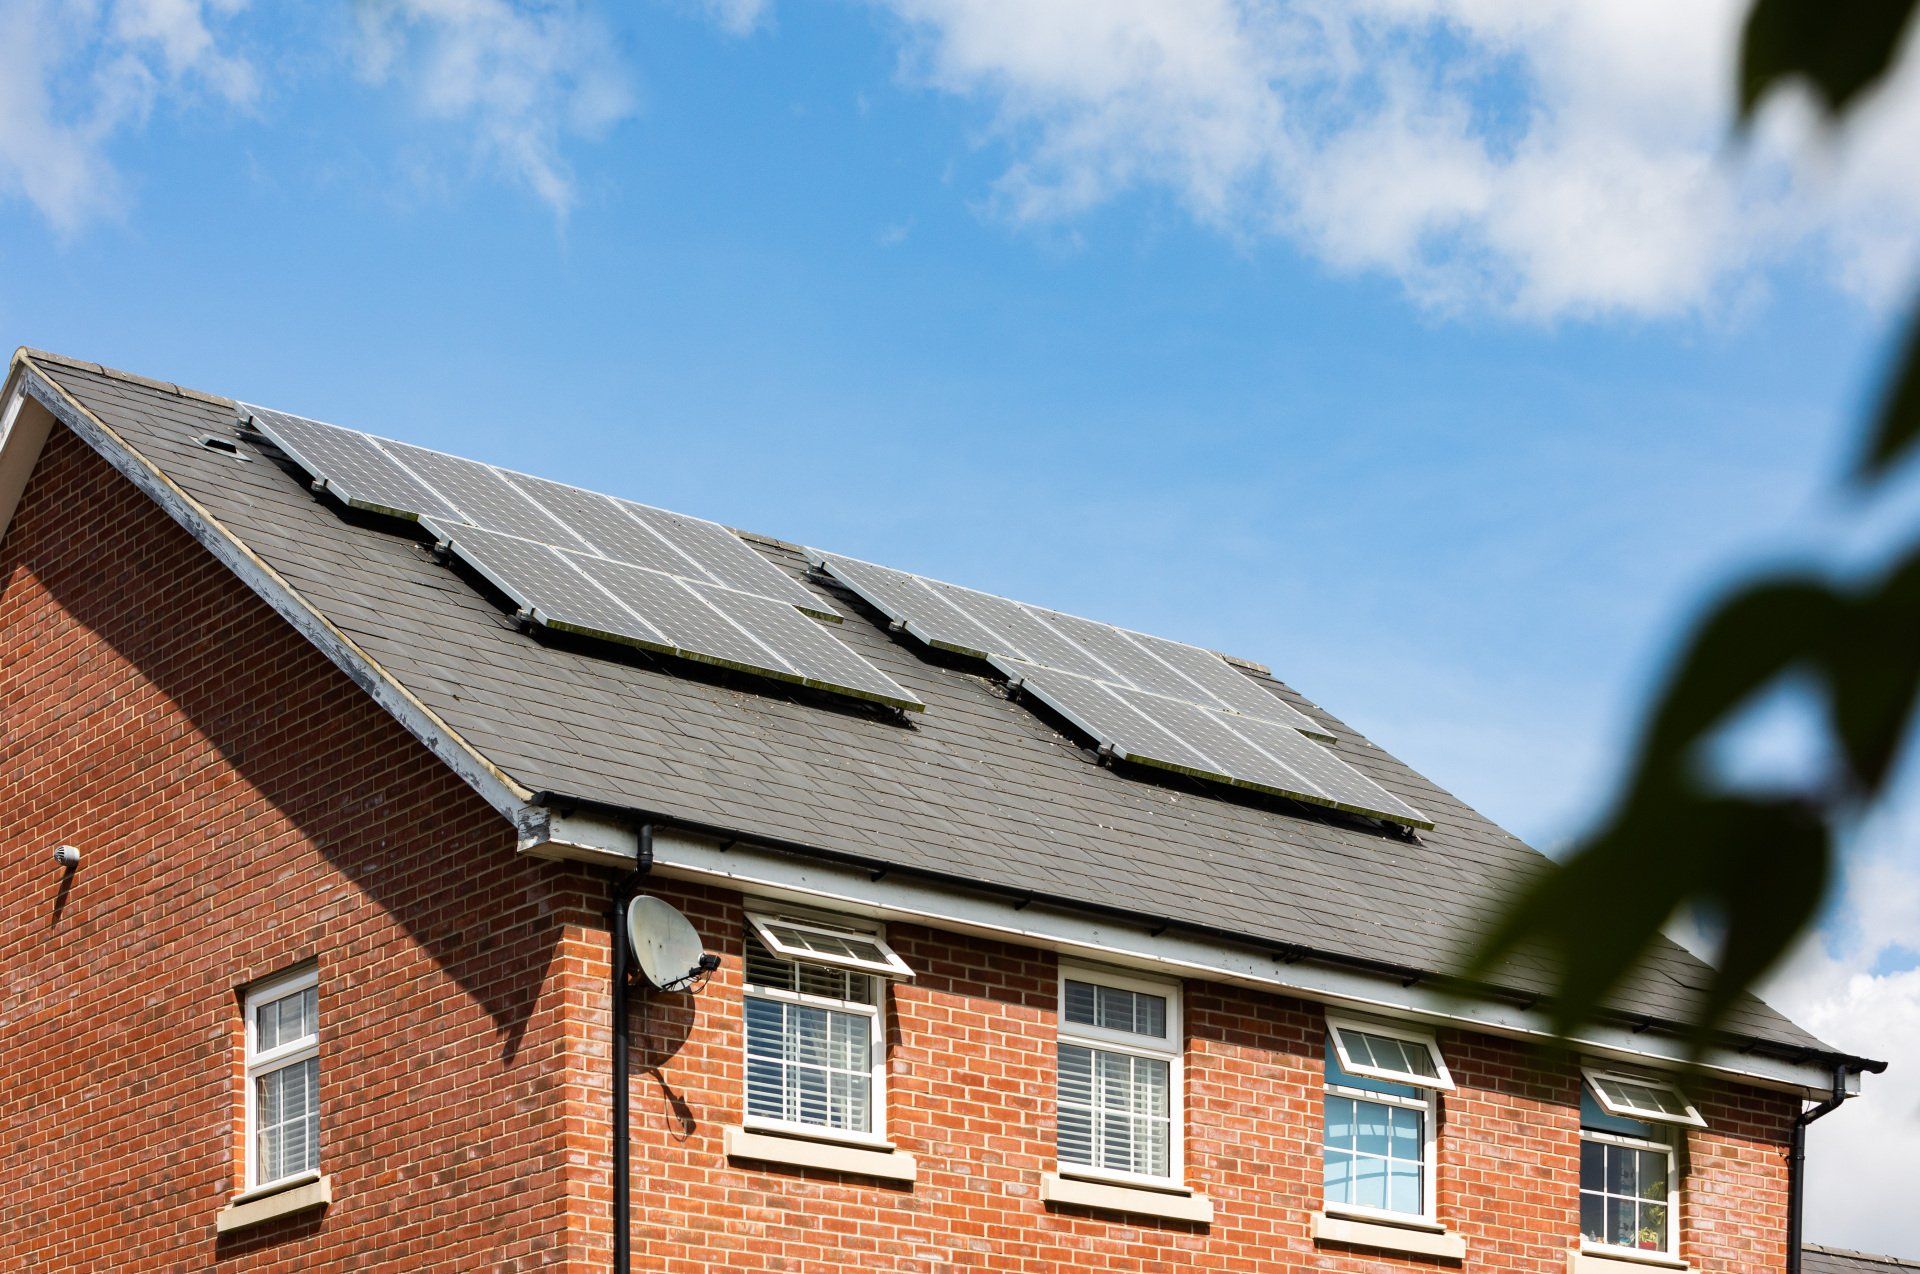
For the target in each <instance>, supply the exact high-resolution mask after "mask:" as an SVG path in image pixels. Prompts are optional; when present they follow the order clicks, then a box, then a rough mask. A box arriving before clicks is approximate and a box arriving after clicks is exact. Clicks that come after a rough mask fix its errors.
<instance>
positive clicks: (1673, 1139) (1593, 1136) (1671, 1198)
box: [1574, 1108, 1680, 1260]
mask: <svg viewBox="0 0 1920 1274" xmlns="http://www.w3.org/2000/svg"><path fill="white" fill-rule="evenodd" d="M1603 1109H1604V1108H1603ZM1607 1113H1609V1114H1612V1112H1611V1111H1608V1112H1607ZM1617 1118H1626V1116H1617ZM1641 1122H1643V1123H1644V1122H1646V1121H1645V1120H1642V1121H1641ZM1580 1141H1581V1144H1583V1145H1584V1144H1585V1143H1587V1142H1589V1141H1591V1142H1595V1143H1597V1144H1599V1145H1603V1146H1621V1147H1624V1148H1626V1149H1629V1150H1646V1151H1651V1152H1653V1153H1656V1154H1663V1155H1665V1156H1666V1157H1667V1242H1666V1246H1664V1247H1661V1248H1658V1249H1655V1248H1647V1247H1626V1246H1623V1245H1621V1244H1618V1243H1608V1242H1605V1241H1604V1240H1601V1239H1590V1238H1588V1237H1587V1235H1586V1231H1585V1229H1584V1227H1583V1228H1582V1230H1581V1233H1580V1250H1581V1251H1582V1252H1592V1253H1593V1254H1595V1255H1596V1256H1618V1257H1624V1258H1627V1259H1630V1260H1644V1259H1645V1258H1646V1257H1647V1256H1648V1254H1649V1253H1651V1254H1653V1255H1655V1256H1668V1257H1672V1258H1674V1259H1676V1260H1678V1259H1679V1256H1680V1147H1679V1145H1678V1144H1677V1143H1678V1141H1679V1138H1678V1137H1677V1136H1675V1135H1673V1133H1672V1131H1671V1128H1669V1130H1668V1136H1667V1138H1666V1139H1665V1140H1664V1141H1650V1140H1648V1139H1647V1138H1645V1137H1632V1136H1628V1135H1627V1134H1625V1133H1618V1132H1607V1131H1605V1130H1604V1129H1600V1128H1587V1127H1585V1126H1582V1127H1581V1129H1580ZM1588 1193H1598V1194H1599V1195H1600V1197H1601V1198H1602V1199H1608V1198H1623V1197H1625V1196H1622V1195H1614V1194H1609V1193H1608V1192H1607V1191H1605V1190H1601V1191H1595V1192H1590V1191H1588V1190H1587V1188H1586V1186H1585V1185H1584V1184H1578V1185H1576V1187H1575V1191H1574V1200H1575V1204H1576V1207H1575V1215H1576V1216H1577V1215H1578V1203H1579V1200H1580V1198H1581V1196H1583V1195H1586V1194H1588ZM1635 1201H1636V1202H1645V1200H1640V1199H1636V1200H1635ZM1604 1218H1605V1209H1604V1208H1603V1209H1602V1221H1603V1224H1604Z"/></svg>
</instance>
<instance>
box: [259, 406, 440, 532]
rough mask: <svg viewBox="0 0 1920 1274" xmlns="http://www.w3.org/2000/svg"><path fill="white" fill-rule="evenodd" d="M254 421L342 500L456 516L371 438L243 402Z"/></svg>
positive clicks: (404, 512)
mask: <svg viewBox="0 0 1920 1274" xmlns="http://www.w3.org/2000/svg"><path fill="white" fill-rule="evenodd" d="M246 410H247V411H248V412H249V413H250V414H251V415H252V417H253V420H254V423H255V425H257V426H258V427H259V429H260V431H261V432H262V433H264V434H266V436H267V437H268V438H270V439H272V440H273V442H274V445H276V446H278V447H279V448H280V449H281V450H282V451H284V452H286V453H287V454H288V455H289V456H291V457H292V458H293V459H294V461H295V462H296V463H298V464H299V465H300V467H301V468H303V469H305V470H306V471H307V472H308V473H310V474H312V475H314V476H315V477H317V478H321V479H323V480H324V481H325V482H326V484H327V487H328V489H329V490H331V491H332V492H333V493H334V495H336V496H338V497H339V498H340V499H341V500H343V501H345V502H346V503H347V504H350V505H352V506H353V507H355V508H359V509H371V510H373V511H375V512H378V513H390V514H395V515H397V516H400V517H405V518H422V517H439V518H452V517H455V516H457V515H456V514H455V512H454V510H453V509H452V508H451V507H450V506H449V505H448V504H447V503H446V501H444V500H442V499H440V498H439V497H438V496H436V495H434V494H433V492H431V491H429V490H428V489H427V488H426V486H425V485H424V484H422V483H421V482H420V480H419V479H417V478H415V477H414V476H413V475H412V474H410V473H408V472H407V471H406V470H405V469H402V468H401V467H400V466H399V465H398V464H396V463H394V460H393V457H391V456H389V455H388V454H387V453H386V452H384V451H382V450H381V449H380V447H379V445H378V444H377V443H375V442H374V441H373V439H371V438H369V437H367V436H366V435H365V434H359V433H355V432H353V431H352V430H351V429H339V428H336V427H334V426H332V425H324V424H321V423H320V422H319V421H317V420H308V419H306V418H304V417H302V416H290V415H288V414H287V413H285V412H280V411H270V410H268V409H267V408H265V407H247V409H246Z"/></svg>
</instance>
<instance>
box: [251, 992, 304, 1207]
mask: <svg viewBox="0 0 1920 1274" xmlns="http://www.w3.org/2000/svg"><path fill="white" fill-rule="evenodd" d="M318 980H319V979H318V973H317V971H316V970H314V969H311V968H309V969H302V970H299V971H297V972H294V973H288V974H282V975H280V976H278V977H274V978H269V979H267V980H266V981H264V982H260V983H257V984H255V985H254V986H252V987H249V988H248V989H247V992H246V995H245V997H244V1000H243V1011H244V1013H245V1015H246V1067H245V1071H246V1080H245V1082H246V1112H247V1113H246V1133H247V1140H246V1151H245V1159H246V1170H247V1171H246V1183H247V1189H249V1190H258V1189H262V1188H264V1187H267V1186H271V1185H275V1184H277V1183H279V1182H282V1181H287V1180H290V1179H292V1178H296V1177H300V1176H303V1175H305V1174H307V1173H311V1172H317V1171H318V1170H319V1168H320V1006H319V987H318Z"/></svg>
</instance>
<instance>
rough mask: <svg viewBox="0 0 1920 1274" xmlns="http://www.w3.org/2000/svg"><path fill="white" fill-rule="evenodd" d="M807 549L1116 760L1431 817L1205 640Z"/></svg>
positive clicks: (1382, 813) (1408, 816)
mask: <svg viewBox="0 0 1920 1274" xmlns="http://www.w3.org/2000/svg"><path fill="white" fill-rule="evenodd" d="M808 559H809V560H810V561H812V562H813V563H814V564H815V565H816V566H819V567H821V568H823V569H825V570H826V571H827V572H828V573H829V574H831V575H832V576H833V577H834V578H835V579H837V580H839V581H840V582H841V583H842V584H844V585H846V586H847V587H848V588H849V589H851V590H852V591H853V592H854V593H855V594H856V595H857V596H859V597H861V598H863V599H865V600H866V601H867V602H868V603H869V604H871V605H872V606H874V607H875V608H877V609H878V610H879V611H880V612H881V613H882V614H884V615H886V616H887V617H888V618H889V619H892V620H894V621H896V622H897V623H899V624H900V625H902V626H903V627H904V628H905V629H906V631H907V632H909V633H911V634H912V635H913V636H914V637H916V638H918V639H919V640H921V641H923V642H926V643H927V644H928V645H931V646H937V647H939V648H941V649H943V650H951V651H955V652H958V653H961V654H968V655H974V656H977V657H980V658H984V659H986V660H988V662H990V663H991V664H992V665H993V666H994V667H995V668H997V669H999V670H1000V671H1001V672H1002V673H1004V674H1006V675H1007V676H1008V677H1009V678H1018V679H1020V680H1021V681H1022V683H1023V684H1024V685H1025V686H1026V687H1027V688H1028V689H1029V690H1031V691H1032V692H1033V694H1034V696H1035V697H1036V698H1038V699H1039V700H1040V701H1041V702H1043V703H1045V704H1046V705H1047V706H1048V707H1050V708H1052V709H1053V710H1054V711H1055V712H1057V713H1059V714H1060V715H1061V716H1062V717H1064V718H1066V719H1067V720H1068V721H1069V722H1070V723H1072V724H1073V726H1074V727H1075V728H1076V729H1078V730H1080V731H1081V732H1082V733H1084V734H1086V735H1088V736H1089V737H1091V738H1093V739H1094V740H1096V741H1097V742H1099V743H1100V744H1102V745H1104V746H1106V747H1108V748H1110V749H1111V750H1112V752H1113V753H1114V754H1115V755H1116V756H1119V757H1120V758H1122V759H1125V760H1133V761H1138V762H1140V763H1142V764H1145V765H1153V766H1158V767H1160V768H1162V769H1167V770H1174V771H1178V772H1180V773H1185V774H1192V775H1196V776H1199V777H1202V778H1208V779H1216V780H1219V781H1222V782H1226V783H1230V784H1233V785H1235V786H1238V787H1244V788H1249V789H1252V790H1256V791H1262V792H1270V793H1273V794H1275V795H1279V796H1286V797H1290V798H1293V799H1295V800H1300V801H1306V802H1309V803H1312V804H1315V805H1323V806H1326V807H1328V808H1331V809H1339V810H1347V811H1351V812H1354V813H1361V814H1370V815H1373V816H1375V817H1378V818H1383V819H1388V820H1390V821H1393V822H1398V823H1405V824H1408V825H1410V826H1415V827H1430V826H1432V824H1431V823H1429V822H1428V821H1427V819H1426V818H1425V816H1424V815H1422V814H1421V813H1420V811H1418V810H1416V809H1414V808H1413V807H1412V806H1411V805H1408V804H1407V803H1406V802H1404V801H1402V800H1400V799H1399V798H1398V797H1396V796H1394V795H1393V794H1392V793H1391V792H1388V791H1387V790H1386V789H1385V788H1383V787H1381V786H1380V785H1379V784H1377V783H1375V782H1374V781H1373V780H1371V779H1369V778H1367V777H1366V776H1365V775H1363V774H1361V773H1360V772H1359V771H1358V770H1355V769H1354V768H1353V767H1352V766H1350V765H1348V764H1347V763H1346V762H1344V761H1342V760H1341V759H1340V758H1339V757H1337V756H1335V755H1334V754H1333V753H1332V752H1330V751H1329V750H1327V749H1326V748H1324V747H1322V746H1320V745H1319V744H1318V743H1316V742H1314V738H1321V739H1330V738H1331V736H1330V735H1328V734H1327V733H1326V731H1325V730H1324V728H1323V727H1321V726H1320V725H1319V724H1318V723H1316V722H1314V721H1313V720H1312V719H1311V718H1309V717H1308V716H1306V715H1305V714H1304V713H1301V712H1299V711H1297V710H1296V709H1295V708H1294V707H1293V706H1292V705H1291V704H1288V703H1286V702H1285V701H1283V700H1281V699H1280V698H1279V697H1277V696H1275V695H1273V694H1271V693H1269V692H1268V691H1266V690H1265V689H1263V688H1262V687H1261V686H1260V685H1259V684H1257V683H1256V682H1254V681H1253V680H1252V679H1251V678H1249V677H1246V676H1244V675H1242V674H1241V673H1239V672H1238V671H1236V670H1235V669H1234V668H1233V667H1232V666H1230V665H1229V664H1228V663H1227V662H1226V660H1224V659H1222V658H1221V657H1220V656H1218V655H1216V654H1214V653H1213V652H1211V651H1207V650H1202V649H1200V648H1199V647H1198V646H1189V645H1186V644H1184V643H1182V642H1176V641H1168V640H1167V639H1165V638H1163V637H1152V636H1149V635H1147V634H1146V633H1136V632H1132V631H1130V630H1128V629H1124V628H1116V627H1114V626H1112V625H1110V624H1102V623H1098V622H1096V621H1094V620H1090V619H1082V618H1081V617H1079V616H1077V615H1068V614H1064V613H1062V612H1060V611H1055V610H1047V609H1044V608H1042V607H1038V606H1029V605H1027V604H1025V603H1024V602H1015V601H1010V600H1008V599H1007V598H1004V597H996V596H994V595H993V594H991V593H982V592H979V591H977V590H974V589H970V588H961V587H959V586H957V585H954V584H944V583H941V582H940V581H938V580H930V579H926V578H925V577H923V576H918V575H913V574H909V573H908V572H906V571H896V570H894V569H892V568H891V567H885V566H878V565H875V564H874V563H872V562H862V561H859V560H857V559H854V558H845V557H837V556H831V555H827V554H821V553H813V552H810V553H809V554H808ZM1308 736H1314V738H1310V737H1308Z"/></svg>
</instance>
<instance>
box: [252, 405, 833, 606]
mask: <svg viewBox="0 0 1920 1274" xmlns="http://www.w3.org/2000/svg"><path fill="white" fill-rule="evenodd" d="M242 406H243V408H244V409H245V410H246V411H247V412H249V413H251V414H252V416H253V420H254V423H255V425H256V426H257V427H258V428H259V430H260V432H261V433H263V434H265V435H266V436H267V437H268V438H269V439H270V440H272V442H273V443H274V444H275V445H276V446H278V447H279V448H280V449H281V450H282V451H284V452H286V453H287V455H288V456H290V457H292V458H293V460H294V462H295V463H297V464H298V465H299V466H300V467H301V468H303V469H305V470H306V471H307V472H308V473H310V474H312V475H313V476H314V477H315V478H318V479H320V480H321V481H322V482H323V483H324V484H325V485H326V487H327V488H328V489H329V490H331V491H333V492H334V494H335V495H337V496H338V497H339V498H340V499H341V500H342V501H344V502H345V503H347V504H349V505H352V506H353V507H355V508H362V509H370V510H373V511H375V512H379V513H388V514H394V515H397V516H399V517H404V518H408V519H411V520H414V521H418V520H420V519H422V518H437V519H441V520H444V521H452V522H460V523H464V524H466V525H468V526H477V527H479V528H481V529H482V530H488V531H497V532H500V533H502V534H505V535H517V536H519V537H521V538H522V539H529V540H534V541H537V542H539V543H542V544H554V545H558V546H560V547H562V548H569V549H578V550H580V551H582V552H586V553H589V554H593V555H596V556H600V557H608V558H612V559H614V560H616V561H622V562H631V563H633V564H634V565H636V566H644V567H647V568H649V569H651V570H656V571H665V572H667V573H668V574H672V575H678V576H680V577H682V578H684V579H687V580H690V581H693V582H695V583H703V584H721V585H724V586H726V587H728V588H733V589H737V590H739V591H741V592H747V593H754V594H757V595H759V596H761V597H767V598H771V599H773V600H774V601H780V602H785V603H787V604H788V605H789V606H794V607H798V608H799V609H801V610H804V611H806V612H807V613H808V614H812V615H818V616H819V617H820V618H822V619H828V620H836V621H837V620H839V619H840V618H841V616H840V613H839V612H838V611H836V610H834V609H833V607H832V606H830V605H828V604H827V603H826V602H825V601H823V600H821V599H820V598H819V597H817V596H815V595H814V594H813V593H812V592H811V591H809V590H808V589H806V588H804V587H802V586H801V585H800V584H798V583H796V582H795V581H794V580H793V579H792V578H791V577H790V576H788V575H787V574H786V573H785V572H783V571H781V570H780V569H779V568H778V567H776V566H774V565H773V563H771V562H769V561H767V559H766V558H764V557H762V556H761V555H760V554H758V553H756V552H754V551H753V550H752V549H751V548H749V547H747V545H746V544H745V543H743V542H742V541H741V539H740V537H739V536H737V535H735V534H734V533H733V532H731V531H729V530H727V529H726V528H725V527H723V526H721V525H720V524H719V523H717V522H709V521H706V520H705V519H703V518H695V517H688V516H687V515H686V514H683V513H670V512H668V511H667V510H665V509H655V508H651V507H649V506H647V505H644V504H635V503H633V502H632V501H629V500H619V499H615V498H614V497H612V496H604V495H599V494H596V493H595V492H591V491H584V490H582V489H580V488H578V487H573V486H568V485H567V484H565V483H561V482H553V481H551V480H549V479H546V478H536V477H533V476H531V475H528V474H521V473H514V472H513V471H511V470H508V469H501V468H498V467H496V466H494V465H489V464H481V463H480V462H479V461H476V460H467V459H464V458H462V457H460V456H450V455H447V454H445V453H444V452H439V451H432V450H429V449H428V448H425V447H416V446H413V445H412V444H410V443H404V442H393V441H390V440H387V439H383V438H375V437H373V436H372V435H371V434H364V433H360V432H359V431H358V430H353V429H343V428H341V427H340V426H338V425H329V424H323V423H322V422H320V421H317V420H308V419H305V418H304V417H300V416H292V415H288V414H287V413H286V412H278V411H271V410H269V409H267V408H264V407H254V406H251V405H248V404H242Z"/></svg>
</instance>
